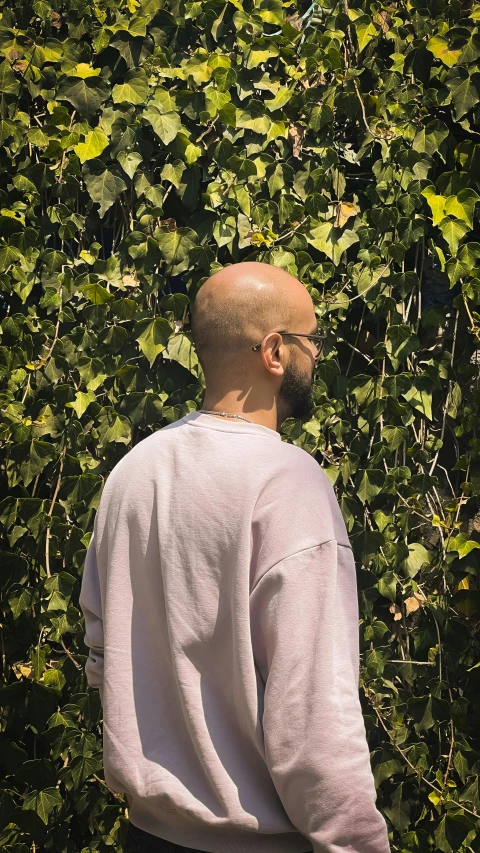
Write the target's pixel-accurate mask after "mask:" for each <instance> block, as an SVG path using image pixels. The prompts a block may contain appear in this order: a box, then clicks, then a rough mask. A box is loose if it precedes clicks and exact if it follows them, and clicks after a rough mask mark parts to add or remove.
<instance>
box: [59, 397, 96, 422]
mask: <svg viewBox="0 0 480 853" xmlns="http://www.w3.org/2000/svg"><path fill="white" fill-rule="evenodd" d="M96 399H97V398H96V395H95V393H94V392H93V391H87V392H86V393H85V392H84V391H77V393H76V394H75V400H74V402H71V403H65V406H66V407H68V408H71V409H73V410H74V411H75V414H76V416H77V418H81V417H82V415H83V414H84V413H85V412H86V410H87V409H88V407H89V405H90V403H94V402H95V400H96Z"/></svg>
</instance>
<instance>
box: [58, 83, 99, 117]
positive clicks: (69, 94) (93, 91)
mask: <svg viewBox="0 0 480 853" xmlns="http://www.w3.org/2000/svg"><path fill="white" fill-rule="evenodd" d="M109 94H110V88H109V86H108V83H107V82H106V81H105V80H104V79H103V78H102V77H87V78H86V79H82V78H78V77H67V78H66V79H65V80H63V82H62V83H61V84H60V86H59V89H58V92H57V100H59V101H69V102H70V103H71V104H73V106H74V107H75V109H76V110H77V111H78V112H79V113H80V115H81V116H83V118H86V119H91V118H93V117H94V115H95V113H96V112H97V110H98V108H99V107H100V105H101V104H103V102H104V101H106V100H107V98H108V96H109Z"/></svg>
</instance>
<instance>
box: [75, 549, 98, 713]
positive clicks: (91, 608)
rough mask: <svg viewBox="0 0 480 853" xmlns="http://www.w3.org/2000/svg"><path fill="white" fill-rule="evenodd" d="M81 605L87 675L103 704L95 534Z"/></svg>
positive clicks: (81, 591) (85, 574)
mask: <svg viewBox="0 0 480 853" xmlns="http://www.w3.org/2000/svg"><path fill="white" fill-rule="evenodd" d="M79 604H80V608H81V610H82V612H83V615H84V617H85V635H84V642H85V645H86V646H88V648H89V654H88V658H87V661H86V664H85V675H86V676H87V682H88V684H89V685H90V687H96V688H97V689H98V690H99V691H100V699H101V701H102V703H103V657H104V638H103V619H102V600H101V593H100V579H99V575H98V566H97V554H96V549H95V533H93V534H92V537H91V539H90V542H89V544H88V549H87V555H86V557H85V565H84V569H83V576H82V584H81V590H80V598H79Z"/></svg>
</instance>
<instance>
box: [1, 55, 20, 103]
mask: <svg viewBox="0 0 480 853" xmlns="http://www.w3.org/2000/svg"><path fill="white" fill-rule="evenodd" d="M19 91H20V81H19V80H17V78H16V77H15V74H14V73H13V71H12V69H11V68H10V63H9V62H7V60H6V59H4V60H3V62H2V63H0V92H3V93H4V94H5V95H18V93H19Z"/></svg>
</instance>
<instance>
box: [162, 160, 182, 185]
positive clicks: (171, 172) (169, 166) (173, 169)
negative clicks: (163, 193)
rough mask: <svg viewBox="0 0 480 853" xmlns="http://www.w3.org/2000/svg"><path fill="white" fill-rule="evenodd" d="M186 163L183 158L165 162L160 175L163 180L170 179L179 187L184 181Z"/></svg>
mask: <svg viewBox="0 0 480 853" xmlns="http://www.w3.org/2000/svg"><path fill="white" fill-rule="evenodd" d="M185 168H186V166H185V163H184V162H183V161H182V160H174V161H173V163H165V165H164V167H163V169H162V171H161V173H160V177H161V179H162V180H163V181H170V183H171V184H173V186H174V187H177V188H178V187H179V186H180V184H181V182H182V175H183V173H184V171H185Z"/></svg>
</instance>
